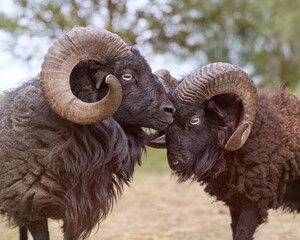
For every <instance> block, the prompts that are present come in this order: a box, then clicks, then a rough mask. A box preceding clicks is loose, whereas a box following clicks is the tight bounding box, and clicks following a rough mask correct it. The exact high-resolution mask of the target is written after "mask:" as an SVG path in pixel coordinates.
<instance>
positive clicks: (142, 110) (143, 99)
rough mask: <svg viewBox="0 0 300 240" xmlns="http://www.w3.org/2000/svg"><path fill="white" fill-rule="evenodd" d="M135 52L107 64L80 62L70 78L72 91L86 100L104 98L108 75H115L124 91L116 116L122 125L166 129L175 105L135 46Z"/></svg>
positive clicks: (92, 100)
mask: <svg viewBox="0 0 300 240" xmlns="http://www.w3.org/2000/svg"><path fill="white" fill-rule="evenodd" d="M131 52H132V55H131V56H130V57H127V58H124V59H122V60H120V61H118V62H115V63H109V64H107V65H101V64H99V63H97V62H95V61H84V62H81V63H79V64H78V65H77V66H76V67H75V69H74V70H73V72H72V74H71V77H70V78H71V88H72V91H73V93H74V94H75V95H76V96H77V97H78V98H80V99H81V100H83V101H87V102H94V101H97V100H100V99H101V98H103V97H104V96H105V95H106V94H107V91H108V89H107V86H106V85H105V83H104V80H105V77H106V76H107V75H108V74H113V75H114V76H116V77H117V78H118V79H119V81H120V83H121V85H122V91H123V100H122V103H121V105H120V107H119V109H118V110H117V111H116V112H115V113H114V115H113V118H114V119H115V120H116V121H118V123H119V124H120V125H121V126H137V127H149V128H154V129H157V130H163V129H165V128H166V127H167V125H168V124H169V123H170V122H171V121H172V119H173V113H174V107H173V105H172V103H171V102H170V101H169V99H168V98H167V96H166V92H165V90H164V88H163V86H162V84H161V83H160V82H159V80H158V78H157V76H155V75H154V74H153V73H152V71H151V68H150V66H149V64H148V63H147V61H146V60H145V59H144V57H143V56H142V55H141V54H140V52H139V51H138V50H137V49H136V48H133V47H132V48H131Z"/></svg>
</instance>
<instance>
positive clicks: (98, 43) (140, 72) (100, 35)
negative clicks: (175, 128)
mask: <svg viewBox="0 0 300 240" xmlns="http://www.w3.org/2000/svg"><path fill="white" fill-rule="evenodd" d="M84 67H87V68H88V70H85V69H84ZM91 69H93V70H91ZM84 73H88V76H84ZM40 76H41V88H42V91H43V95H44V97H45V99H46V101H47V102H48V104H49V106H50V107H51V108H52V109H53V110H54V111H55V112H56V113H57V114H59V115H60V116H61V117H63V118H65V119H67V120H69V121H72V122H74V123H78V124H93V123H97V122H101V121H103V120H104V119H106V118H108V117H109V116H111V115H113V117H114V118H115V119H116V120H117V121H118V122H119V123H120V124H121V125H132V126H143V127H152V128H155V129H158V130H161V129H164V128H165V127H166V126H167V125H168V123H170V122H171V121H172V119H173V113H174V108H173V105H172V104H171V102H170V101H169V99H168V98H167V96H166V93H165V90H164V88H163V86H162V84H161V83H160V82H159V81H158V78H157V77H156V76H155V75H154V74H153V73H152V72H151V68H150V66H149V65H148V63H147V62H146V60H145V59H144V58H143V57H142V56H141V55H140V53H139V51H138V50H137V49H135V48H131V47H128V46H127V45H126V44H125V43H124V42H123V40H122V39H121V38H120V37H119V36H118V35H116V34H113V33H111V32H108V31H106V30H103V29H97V28H75V29H72V30H71V31H69V32H67V33H66V34H64V35H63V36H62V37H61V38H60V39H58V40H57V41H56V42H55V43H54V44H53V46H52V47H51V48H50V49H49V50H48V53H47V55H46V56H45V60H44V63H43V65H42V70H41V74H40ZM78 78H82V79H85V80H86V78H89V80H88V81H93V84H94V85H93V86H92V88H93V89H92V90H91V91H90V92H93V94H94V93H95V94H94V95H97V97H96V101H91V99H84V98H81V97H80V95H81V93H80V91H81V89H84V88H86V87H87V86H85V85H84V84H85V82H84V81H82V82H83V83H82V86H80V87H78V86H77V88H76V87H74V88H72V86H74V83H73V80H74V79H75V80H76V81H77V83H75V85H76V84H77V85H78ZM91 79H92V80H91ZM85 100H87V101H85ZM92 100H93V98H92ZM94 100H95V99H94Z"/></svg>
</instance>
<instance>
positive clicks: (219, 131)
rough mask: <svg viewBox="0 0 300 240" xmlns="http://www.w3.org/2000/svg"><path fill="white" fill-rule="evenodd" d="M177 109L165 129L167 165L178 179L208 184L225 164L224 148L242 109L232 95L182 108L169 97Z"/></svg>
mask: <svg viewBox="0 0 300 240" xmlns="http://www.w3.org/2000/svg"><path fill="white" fill-rule="evenodd" d="M171 101H172V103H173V104H174V106H175V108H176V112H175V116H174V121H173V123H172V124H170V125H169V126H168V127H167V129H166V143H167V155H168V162H169V165H170V167H171V169H173V170H175V173H176V175H178V176H179V181H185V180H187V179H189V178H192V179H193V180H197V181H204V182H206V181H208V177H209V178H214V177H216V176H217V175H218V174H219V173H220V172H221V171H222V169H224V168H225V166H223V165H224V164H221V165H220V164H218V167H219V168H220V169H216V165H217V164H216V163H217V162H219V163H221V162H223V163H225V161H219V160H222V159H223V157H224V154H225V151H226V150H225V144H226V142H227V140H228V139H229V137H230V136H231V134H232V133H233V131H234V128H235V126H236V124H237V123H238V119H239V117H240V113H241V111H242V105H241V103H240V100H239V99H238V98H237V97H235V96H234V95H232V94H224V95H219V96H216V97H213V98H211V99H209V100H208V101H206V102H204V103H202V104H198V103H195V104H185V103H182V102H181V101H179V100H178V99H176V97H171Z"/></svg>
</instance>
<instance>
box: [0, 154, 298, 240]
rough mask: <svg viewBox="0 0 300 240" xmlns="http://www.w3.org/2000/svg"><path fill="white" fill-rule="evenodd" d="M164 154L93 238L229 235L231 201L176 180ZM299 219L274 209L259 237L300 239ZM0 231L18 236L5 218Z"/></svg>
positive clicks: (56, 235)
mask: <svg viewBox="0 0 300 240" xmlns="http://www.w3.org/2000/svg"><path fill="white" fill-rule="evenodd" d="M164 155H165V152H164V151H159V152H153V151H151V152H150V153H149V157H148V158H147V159H144V163H145V164H144V166H143V167H141V168H137V171H136V173H135V175H134V181H133V182H132V185H131V186H130V187H129V188H126V190H125V192H124V195H123V197H122V199H121V200H120V201H119V203H118V204H117V205H116V207H115V208H114V211H113V212H112V214H110V215H109V216H108V218H107V219H106V220H105V221H104V222H103V223H102V224H101V225H100V229H99V231H98V232H96V231H95V232H93V233H92V234H91V236H90V238H89V239H90V240H101V239H103V240H223V239H231V231H230V227H229V223H230V216H229V213H228V209H227V207H225V206H223V205H222V203H220V202H214V199H213V198H211V197H208V196H207V195H206V194H204V193H203V188H202V187H201V186H199V185H198V184H197V183H192V184H189V183H184V184H178V183H176V179H175V178H174V177H171V176H170V171H169V170H168V167H167V162H166V160H165V157H164ZM151 166H152V168H151ZM157 168H159V170H157ZM60 224H61V223H59V222H56V221H50V232H51V237H52V238H51V239H52V240H59V239H63V237H62V232H61V229H60ZM299 225H300V215H299V216H295V217H294V216H292V215H291V214H282V213H279V212H271V214H270V221H269V223H267V224H265V225H263V226H261V227H260V228H259V230H258V232H257V233H256V234H255V236H256V238H255V239H256V240H263V239H272V240H279V239H280V240H297V239H300V228H299V227H298V226H299ZM0 233H1V235H0V240H17V239H18V232H17V230H16V229H9V228H8V226H7V225H6V223H4V222H1V223H0Z"/></svg>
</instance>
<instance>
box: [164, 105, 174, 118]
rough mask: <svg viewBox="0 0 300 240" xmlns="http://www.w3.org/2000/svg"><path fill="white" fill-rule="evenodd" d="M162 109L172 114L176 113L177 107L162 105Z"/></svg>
mask: <svg viewBox="0 0 300 240" xmlns="http://www.w3.org/2000/svg"><path fill="white" fill-rule="evenodd" d="M162 110H163V111H164V112H166V113H170V114H172V116H173V115H174V113H175V108H174V107H173V106H170V105H169V106H162Z"/></svg>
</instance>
